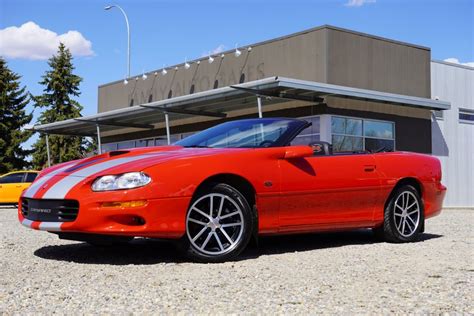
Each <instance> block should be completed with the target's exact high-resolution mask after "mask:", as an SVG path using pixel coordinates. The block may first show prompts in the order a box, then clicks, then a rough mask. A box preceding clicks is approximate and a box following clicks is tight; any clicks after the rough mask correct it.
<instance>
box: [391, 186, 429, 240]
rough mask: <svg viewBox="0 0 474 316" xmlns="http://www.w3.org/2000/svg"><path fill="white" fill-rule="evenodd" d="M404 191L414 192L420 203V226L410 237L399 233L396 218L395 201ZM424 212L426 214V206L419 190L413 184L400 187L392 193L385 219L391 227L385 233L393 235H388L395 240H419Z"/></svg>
mask: <svg viewBox="0 0 474 316" xmlns="http://www.w3.org/2000/svg"><path fill="white" fill-rule="evenodd" d="M404 192H410V193H413V195H414V196H415V198H416V199H417V202H418V205H419V206H420V219H419V221H418V226H417V227H416V230H415V232H414V233H413V234H412V235H411V236H409V237H406V236H403V235H402V234H400V233H399V231H398V229H397V227H396V224H395V219H394V211H395V201H396V200H397V198H398V197H399V196H400V195H401V194H402V193H404ZM424 214H425V208H424V205H423V200H422V199H421V197H420V194H419V193H418V191H417V190H416V189H415V188H414V187H413V186H411V185H404V186H402V187H400V188H398V189H397V190H396V191H395V192H394V194H393V195H392V198H391V199H390V202H389V204H388V205H387V209H386V211H385V221H386V223H385V224H386V225H387V222H388V226H389V228H390V229H389V231H387V229H386V231H385V233H386V234H387V233H388V235H391V236H387V237H390V238H389V239H390V240H391V241H394V242H411V241H415V240H417V239H418V237H419V235H420V232H421V230H422V227H423V222H424V220H425V216H424Z"/></svg>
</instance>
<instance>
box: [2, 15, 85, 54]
mask: <svg viewBox="0 0 474 316" xmlns="http://www.w3.org/2000/svg"><path fill="white" fill-rule="evenodd" d="M60 42H62V43H63V44H64V45H66V47H67V48H69V50H70V51H71V53H72V54H73V55H74V56H91V55H94V52H93V51H92V43H91V42H90V41H89V40H87V39H85V38H84V36H83V35H82V34H81V33H79V32H78V31H68V32H67V33H64V34H60V35H58V34H57V33H55V32H53V31H50V30H48V29H43V28H41V27H40V26H39V25H38V24H36V23H34V22H32V21H29V22H26V23H25V24H23V25H22V26H20V27H16V26H10V27H7V28H4V29H1V30H0V55H1V56H3V57H6V58H22V59H32V60H41V59H48V58H50V57H51V56H52V55H53V54H54V53H56V51H57V49H58V46H59V43H60Z"/></svg>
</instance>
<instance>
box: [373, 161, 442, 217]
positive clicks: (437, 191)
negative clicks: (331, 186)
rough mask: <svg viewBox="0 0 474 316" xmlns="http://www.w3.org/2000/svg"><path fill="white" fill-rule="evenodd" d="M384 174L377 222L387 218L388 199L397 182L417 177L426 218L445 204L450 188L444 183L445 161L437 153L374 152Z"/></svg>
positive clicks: (382, 174)
mask: <svg viewBox="0 0 474 316" xmlns="http://www.w3.org/2000/svg"><path fill="white" fill-rule="evenodd" d="M374 157H375V160H376V165H377V172H378V173H379V176H380V178H381V200H380V201H379V202H380V203H378V205H377V207H376V210H375V213H374V220H375V222H378V223H380V222H382V221H383V214H384V209H385V203H386V202H387V201H388V199H389V197H390V194H391V192H392V191H393V189H394V188H395V186H396V185H397V183H398V182H399V181H401V180H403V179H406V178H411V179H415V180H416V181H417V182H418V183H419V184H420V187H421V197H422V200H423V204H424V209H425V218H429V217H431V216H434V215H437V214H438V213H439V212H440V211H441V208H442V202H443V199H444V194H445V190H446V188H445V187H444V186H443V185H442V184H441V164H440V162H439V160H438V159H437V158H436V157H432V156H429V155H422V154H416V153H407V152H395V153H380V154H375V155H374Z"/></svg>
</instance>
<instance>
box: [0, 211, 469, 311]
mask: <svg viewBox="0 0 474 316" xmlns="http://www.w3.org/2000/svg"><path fill="white" fill-rule="evenodd" d="M473 224H474V211H473V210H446V211H444V212H443V213H442V214H441V216H439V217H436V218H434V219H431V220H428V221H427V225H426V234H425V235H424V238H423V241H420V242H417V243H411V244H388V243H378V242H375V240H374V239H373V237H372V234H371V232H370V231H365V230H364V231H355V232H347V233H331V234H313V235H300V236H286V237H274V238H265V239H263V240H261V242H260V245H259V248H256V247H253V248H251V249H249V250H247V251H246V252H245V253H244V255H243V257H242V258H241V260H239V261H236V262H228V263H224V264H195V263H190V262H183V261H182V259H180V257H179V255H178V254H177V253H176V251H175V250H174V247H173V246H172V245H170V244H168V243H161V242H155V241H147V240H136V241H134V242H133V243H132V244H130V245H128V246H123V247H118V248H110V249H98V248H93V247H91V246H88V245H87V244H84V243H80V242H69V241H62V240H59V239H58V238H57V237H56V236H55V235H52V234H48V233H45V232H38V231H33V230H30V229H27V228H24V227H22V226H21V225H20V224H19V223H18V221H17V218H16V211H15V210H14V209H13V208H10V209H0V235H1V245H0V271H1V272H0V273H1V281H0V314H37V313H40V314H51V313H58V314H83V313H86V314H104V313H105V314H112V313H113V314H130V313H133V314H143V313H146V314H150V313H171V314H176V313H182V314H189V313H211V314H215V313H239V314H240V313H244V314H274V313H279V314H283V313H284V314H287V313H291V314H293V313H298V314H307V313H311V314H321V313H322V314H349V313H350V314H355V313H358V314H374V313H375V314H389V313H397V314H400V313H402V314H405V313H415V314H421V313H422V314H426V313H433V314H440V313H445V312H448V313H465V314H474V304H473V302H474V297H473V293H474V291H473V284H474V283H473V274H474V247H473V242H474V238H473V227H474V226H473Z"/></svg>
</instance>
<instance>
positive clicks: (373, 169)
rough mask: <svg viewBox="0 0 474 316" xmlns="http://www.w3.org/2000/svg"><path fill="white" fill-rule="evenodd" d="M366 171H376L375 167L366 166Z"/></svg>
mask: <svg viewBox="0 0 474 316" xmlns="http://www.w3.org/2000/svg"><path fill="white" fill-rule="evenodd" d="M364 171H365V172H373V171H375V165H365V166H364Z"/></svg>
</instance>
